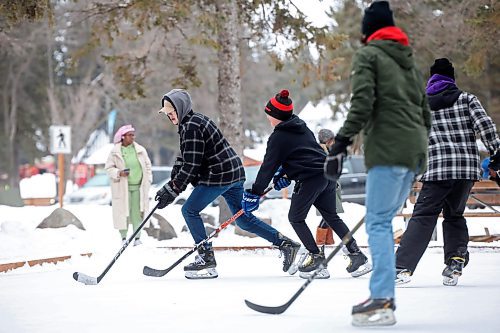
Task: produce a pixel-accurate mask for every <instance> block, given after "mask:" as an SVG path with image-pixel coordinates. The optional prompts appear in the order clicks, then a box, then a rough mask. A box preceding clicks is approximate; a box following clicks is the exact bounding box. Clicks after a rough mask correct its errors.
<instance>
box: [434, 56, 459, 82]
mask: <svg viewBox="0 0 500 333" xmlns="http://www.w3.org/2000/svg"><path fill="white" fill-rule="evenodd" d="M434 74H441V75H444V76H447V77H449V78H452V79H453V80H455V69H454V68H453V64H452V63H451V62H450V61H449V60H448V59H446V58H439V59H436V60H434V65H432V66H431V76H432V75H434Z"/></svg>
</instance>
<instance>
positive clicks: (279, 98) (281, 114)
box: [264, 89, 293, 120]
mask: <svg viewBox="0 0 500 333" xmlns="http://www.w3.org/2000/svg"><path fill="white" fill-rule="evenodd" d="M289 95H290V93H289V92H288V90H286V89H284V90H282V91H280V92H279V93H278V94H276V96H274V97H273V98H271V99H270V100H269V102H267V105H266V108H265V109H264V111H265V112H266V113H267V114H268V115H270V116H271V117H273V118H276V119H279V120H288V119H290V118H291V117H292V114H293V103H292V99H291V98H290V97H289Z"/></svg>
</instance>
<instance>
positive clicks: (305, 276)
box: [299, 268, 330, 280]
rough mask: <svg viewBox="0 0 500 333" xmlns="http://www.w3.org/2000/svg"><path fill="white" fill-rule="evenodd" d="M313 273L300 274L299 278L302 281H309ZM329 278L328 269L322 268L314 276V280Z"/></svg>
mask: <svg viewBox="0 0 500 333" xmlns="http://www.w3.org/2000/svg"><path fill="white" fill-rule="evenodd" d="M313 273H314V271H312V272H300V273H299V276H300V277H301V278H303V279H306V280H307V279H309V278H310V277H311V276H312V275H313ZM329 278H330V272H328V269H326V268H323V269H322V270H320V271H319V272H318V274H316V277H315V279H329Z"/></svg>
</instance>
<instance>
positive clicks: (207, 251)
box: [184, 246, 217, 271]
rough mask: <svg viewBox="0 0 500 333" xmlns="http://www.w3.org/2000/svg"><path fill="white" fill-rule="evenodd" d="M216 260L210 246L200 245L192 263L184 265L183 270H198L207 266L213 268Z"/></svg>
mask: <svg viewBox="0 0 500 333" xmlns="http://www.w3.org/2000/svg"><path fill="white" fill-rule="evenodd" d="M216 266H217V262H216V261H215V256H214V251H213V250H212V247H208V246H202V247H200V248H199V249H198V254H197V255H196V257H195V260H194V262H193V263H190V264H189V265H186V266H184V271H200V270H202V269H207V268H215V267H216Z"/></svg>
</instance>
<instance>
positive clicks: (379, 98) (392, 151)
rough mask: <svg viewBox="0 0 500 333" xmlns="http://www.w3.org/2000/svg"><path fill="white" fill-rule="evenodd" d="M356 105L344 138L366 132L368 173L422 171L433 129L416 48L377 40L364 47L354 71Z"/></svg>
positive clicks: (354, 101)
mask: <svg viewBox="0 0 500 333" xmlns="http://www.w3.org/2000/svg"><path fill="white" fill-rule="evenodd" d="M351 84H352V94H353V95H352V98H351V107H350V110H349V113H348V115H347V119H346V121H345V123H344V126H343V127H342V128H341V129H340V131H339V133H338V134H339V135H342V136H345V137H349V138H351V137H353V136H354V135H356V134H357V133H359V132H360V131H361V130H363V134H364V151H365V163H366V167H367V169H370V168H371V167H373V166H377V165H386V166H388V165H399V166H405V167H407V168H409V169H410V170H416V171H417V172H423V171H424V170H425V167H426V160H427V136H428V131H429V129H430V126H431V117H430V111H429V107H428V104H427V98H426V95H425V83H424V81H423V79H422V77H421V74H420V73H419V71H418V69H417V68H416V66H415V62H414V59H413V55H412V49H411V48H410V47H408V46H404V45H402V44H400V43H398V42H395V41H392V40H374V41H371V42H369V43H368V44H367V45H366V46H365V47H363V48H361V49H359V50H358V51H357V52H356V54H355V56H354V60H353V64H352V72H351Z"/></svg>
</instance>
